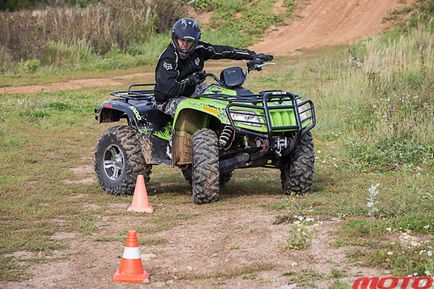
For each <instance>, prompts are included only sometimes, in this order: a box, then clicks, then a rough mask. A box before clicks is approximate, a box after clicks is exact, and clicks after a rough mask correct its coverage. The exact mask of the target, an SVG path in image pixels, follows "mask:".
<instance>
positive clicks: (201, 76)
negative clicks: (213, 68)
mask: <svg viewBox="0 0 434 289" xmlns="http://www.w3.org/2000/svg"><path fill="white" fill-rule="evenodd" d="M204 80H205V71H199V72H195V73H193V74H192V75H190V76H189V77H188V78H187V81H188V83H190V84H194V85H198V84H200V83H202V82H203V81H204Z"/></svg>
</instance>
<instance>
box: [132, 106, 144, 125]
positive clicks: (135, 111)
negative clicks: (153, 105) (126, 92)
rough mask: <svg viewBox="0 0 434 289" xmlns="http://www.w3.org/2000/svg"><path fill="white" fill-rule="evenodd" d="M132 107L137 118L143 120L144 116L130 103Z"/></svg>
mask: <svg viewBox="0 0 434 289" xmlns="http://www.w3.org/2000/svg"><path fill="white" fill-rule="evenodd" d="M130 108H131V110H132V112H133V113H134V116H135V117H136V118H137V120H139V121H140V120H142V117H141V116H140V113H139V111H138V110H137V108H135V107H134V106H131V105H130Z"/></svg>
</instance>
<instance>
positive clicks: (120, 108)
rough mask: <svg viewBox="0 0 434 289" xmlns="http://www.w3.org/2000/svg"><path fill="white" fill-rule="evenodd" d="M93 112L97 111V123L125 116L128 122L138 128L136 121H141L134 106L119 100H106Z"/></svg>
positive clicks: (117, 119) (114, 120) (116, 119)
mask: <svg viewBox="0 0 434 289" xmlns="http://www.w3.org/2000/svg"><path fill="white" fill-rule="evenodd" d="M95 112H97V113H98V116H97V117H96V119H97V120H98V121H99V123H103V122H116V121H119V120H120V119H121V118H126V119H127V120H128V124H130V125H131V126H133V127H135V128H138V123H139V122H141V121H143V118H142V116H141V115H140V113H139V111H138V110H137V109H136V108H135V107H134V106H131V105H129V104H128V103H124V102H119V101H117V102H111V101H106V102H104V103H103V104H102V106H101V108H99V109H97V110H96V111H95Z"/></svg>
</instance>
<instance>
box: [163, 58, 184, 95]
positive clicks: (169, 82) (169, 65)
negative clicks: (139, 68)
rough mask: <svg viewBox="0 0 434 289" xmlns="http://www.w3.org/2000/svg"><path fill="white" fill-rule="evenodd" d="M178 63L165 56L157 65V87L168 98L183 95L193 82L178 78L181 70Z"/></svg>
mask: <svg viewBox="0 0 434 289" xmlns="http://www.w3.org/2000/svg"><path fill="white" fill-rule="evenodd" d="M176 65H177V64H176V61H174V60H171V59H170V58H165V59H161V61H160V62H159V64H158V67H157V73H156V83H157V89H158V90H159V91H160V92H161V93H162V94H163V95H164V96H165V97H166V99H169V98H172V97H176V96H180V95H183V94H184V92H185V91H188V90H190V89H191V84H190V83H189V82H188V81H187V80H185V79H184V80H182V81H178V80H177V78H178V74H179V72H178V70H177V66H176Z"/></svg>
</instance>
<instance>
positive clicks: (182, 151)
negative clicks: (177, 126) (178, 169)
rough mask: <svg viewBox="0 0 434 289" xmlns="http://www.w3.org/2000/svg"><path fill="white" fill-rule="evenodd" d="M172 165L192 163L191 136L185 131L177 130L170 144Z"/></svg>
mask: <svg viewBox="0 0 434 289" xmlns="http://www.w3.org/2000/svg"><path fill="white" fill-rule="evenodd" d="M172 146H173V147H172V148H173V149H172V154H173V165H177V166H182V165H189V164H191V163H192V151H193V148H192V147H193V136H192V135H191V134H189V133H187V132H185V131H177V132H176V133H175V135H174V137H173V144H172Z"/></svg>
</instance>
